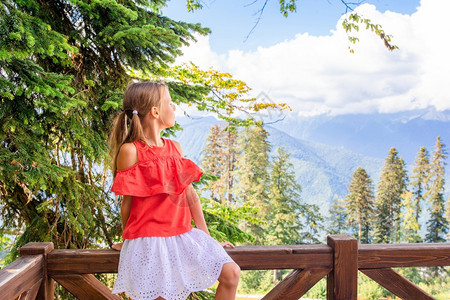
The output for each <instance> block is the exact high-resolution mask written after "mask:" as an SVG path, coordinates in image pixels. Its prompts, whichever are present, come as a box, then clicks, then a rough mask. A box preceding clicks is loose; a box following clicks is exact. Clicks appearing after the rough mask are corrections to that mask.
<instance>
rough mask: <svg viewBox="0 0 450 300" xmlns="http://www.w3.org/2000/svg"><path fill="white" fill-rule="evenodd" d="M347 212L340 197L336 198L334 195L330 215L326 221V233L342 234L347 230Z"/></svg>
mask: <svg viewBox="0 0 450 300" xmlns="http://www.w3.org/2000/svg"><path fill="white" fill-rule="evenodd" d="M347 218H348V216H347V212H346V210H345V201H344V199H342V198H338V197H337V196H336V195H335V196H334V197H333V202H332V203H331V207H330V217H329V222H328V224H329V225H328V228H327V233H328V234H344V233H346V231H347V228H348V227H347Z"/></svg>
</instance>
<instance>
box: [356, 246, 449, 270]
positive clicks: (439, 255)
mask: <svg viewBox="0 0 450 300" xmlns="http://www.w3.org/2000/svg"><path fill="white" fill-rule="evenodd" d="M434 266H450V243H429V244H426V243H424V244H373V245H360V247H359V254H358V268H359V269H379V268H393V267H434Z"/></svg>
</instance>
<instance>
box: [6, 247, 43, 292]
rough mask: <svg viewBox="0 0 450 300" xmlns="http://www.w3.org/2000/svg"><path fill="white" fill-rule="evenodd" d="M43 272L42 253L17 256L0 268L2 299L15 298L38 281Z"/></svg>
mask: <svg viewBox="0 0 450 300" xmlns="http://www.w3.org/2000/svg"><path fill="white" fill-rule="evenodd" d="M43 273H44V258H43V257H42V255H31V256H23V257H19V258H18V259H16V260H15V261H13V262H12V263H11V264H9V265H7V266H6V267H4V268H3V269H1V270H0V295H2V299H16V298H17V297H19V296H20V295H21V294H22V293H23V292H25V291H26V290H28V289H30V288H31V287H32V286H33V285H34V284H36V283H37V282H39V281H40V280H41V279H42V277H43Z"/></svg>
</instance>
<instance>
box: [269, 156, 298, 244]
mask: <svg viewBox="0 0 450 300" xmlns="http://www.w3.org/2000/svg"><path fill="white" fill-rule="evenodd" d="M289 157H290V155H289V154H288V153H287V152H286V149H285V148H283V147H280V148H277V149H276V154H275V157H274V159H273V162H272V165H271V172H270V188H269V205H270V210H269V211H268V214H267V216H266V218H267V223H268V224H267V229H266V236H267V239H266V241H267V244H269V245H290V244H298V243H300V232H301V230H302V228H303V225H302V224H301V221H300V214H301V212H302V210H304V205H302V204H301V201H300V193H301V187H300V185H299V184H298V183H297V179H296V178H295V173H294V170H293V168H294V165H293V164H292V163H291V162H290V161H289Z"/></svg>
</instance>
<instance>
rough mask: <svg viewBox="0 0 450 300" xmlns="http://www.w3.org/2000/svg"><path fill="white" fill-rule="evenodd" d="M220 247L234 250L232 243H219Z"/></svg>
mask: <svg viewBox="0 0 450 300" xmlns="http://www.w3.org/2000/svg"><path fill="white" fill-rule="evenodd" d="M219 244H220V245H221V246H222V247H224V248H225V247H231V248H234V245H233V244H232V243H230V242H221V243H219Z"/></svg>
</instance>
